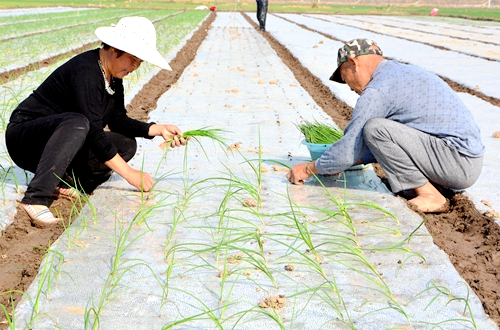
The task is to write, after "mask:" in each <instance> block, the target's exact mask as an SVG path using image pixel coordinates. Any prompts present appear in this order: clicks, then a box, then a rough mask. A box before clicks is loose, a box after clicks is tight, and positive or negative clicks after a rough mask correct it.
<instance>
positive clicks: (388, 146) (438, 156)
mask: <svg viewBox="0 0 500 330" xmlns="http://www.w3.org/2000/svg"><path fill="white" fill-rule="evenodd" d="M363 137H364V141H365V143H366V144H367V145H368V148H370V151H371V152H372V154H373V156H374V157H375V159H376V160H377V162H378V163H379V164H380V166H381V167H382V168H383V169H384V171H385V173H386V175H387V180H388V181H389V184H390V185H391V190H392V191H393V192H394V193H397V192H400V191H402V190H409V189H414V188H418V187H421V186H423V185H424V184H426V183H427V182H428V181H430V182H432V183H436V184H438V185H441V186H443V187H447V188H451V189H455V190H460V189H465V188H468V187H470V186H471V185H472V184H473V183H474V182H476V180H477V178H478V177H479V174H481V169H482V167H483V157H477V158H472V157H468V156H464V155H462V154H460V153H459V152H458V151H457V150H456V148H455V147H454V146H449V145H447V143H446V141H444V140H443V139H440V138H437V137H435V136H432V135H429V134H427V133H424V132H421V131H419V130H416V129H414V128H411V127H409V126H407V125H404V124H401V123H398V122H395V121H393V120H388V119H383V118H373V119H370V120H369V121H368V122H367V123H366V124H365V127H364V128H363Z"/></svg>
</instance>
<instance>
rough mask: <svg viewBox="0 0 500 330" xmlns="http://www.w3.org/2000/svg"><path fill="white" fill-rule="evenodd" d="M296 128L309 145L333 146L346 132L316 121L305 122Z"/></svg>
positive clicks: (335, 126)
mask: <svg viewBox="0 0 500 330" xmlns="http://www.w3.org/2000/svg"><path fill="white" fill-rule="evenodd" d="M295 126H296V127H297V128H298V129H299V131H301V132H302V134H304V137H305V139H306V142H309V143H318V144H333V143H335V142H337V141H338V140H340V139H341V138H342V137H343V136H344V132H343V131H342V130H341V129H340V127H338V126H337V125H334V124H325V123H320V122H319V121H318V120H316V119H314V122H310V121H307V120H304V121H303V122H302V123H300V124H295Z"/></svg>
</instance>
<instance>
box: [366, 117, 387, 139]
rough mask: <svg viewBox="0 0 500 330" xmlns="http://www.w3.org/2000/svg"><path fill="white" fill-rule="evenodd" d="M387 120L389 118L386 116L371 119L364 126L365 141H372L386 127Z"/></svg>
mask: <svg viewBox="0 0 500 330" xmlns="http://www.w3.org/2000/svg"><path fill="white" fill-rule="evenodd" d="M386 122H387V119H384V118H372V119H369V120H368V121H367V122H366V124H365V126H364V127H363V138H364V139H365V141H371V140H372V139H373V138H374V137H376V136H378V135H379V134H380V132H381V131H382V130H383V129H384V128H385V123H386Z"/></svg>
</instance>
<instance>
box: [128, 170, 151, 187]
mask: <svg viewBox="0 0 500 330" xmlns="http://www.w3.org/2000/svg"><path fill="white" fill-rule="evenodd" d="M123 178H124V179H125V180H127V182H128V183H130V185H132V186H134V187H136V188H137V189H139V191H150V190H151V188H153V185H154V183H155V180H154V179H153V178H152V177H151V175H149V174H148V173H146V172H142V171H139V170H136V169H133V168H130V170H129V171H127V173H126V174H125V175H124V176H123Z"/></svg>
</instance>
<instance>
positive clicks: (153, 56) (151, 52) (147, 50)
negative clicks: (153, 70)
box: [95, 26, 172, 71]
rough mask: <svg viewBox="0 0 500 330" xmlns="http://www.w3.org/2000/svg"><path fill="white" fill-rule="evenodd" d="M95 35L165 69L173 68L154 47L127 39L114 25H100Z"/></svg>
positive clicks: (113, 45) (106, 42)
mask: <svg viewBox="0 0 500 330" xmlns="http://www.w3.org/2000/svg"><path fill="white" fill-rule="evenodd" d="M95 35H96V36H97V38H99V40H101V41H102V42H104V43H105V44H108V45H110V46H111V47H114V48H116V49H119V50H121V51H124V52H126V53H129V54H131V55H134V56H136V57H138V58H140V59H141V60H143V61H146V62H149V63H151V64H154V65H156V66H157V67H159V68H161V69H165V70H170V71H171V70H172V68H171V67H170V65H169V64H168V62H167V60H166V59H165V58H163V56H161V54H160V53H159V52H158V51H157V50H156V49H154V48H151V47H147V46H145V45H139V44H137V43H134V42H131V41H130V40H127V38H126V37H124V36H123V35H121V34H118V33H116V30H115V28H114V27H107V26H105V27H99V28H97V29H96V30H95Z"/></svg>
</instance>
